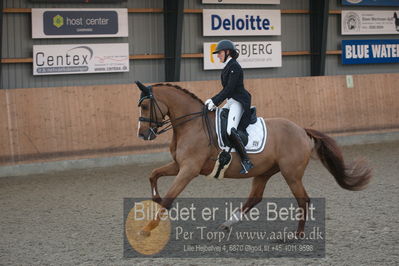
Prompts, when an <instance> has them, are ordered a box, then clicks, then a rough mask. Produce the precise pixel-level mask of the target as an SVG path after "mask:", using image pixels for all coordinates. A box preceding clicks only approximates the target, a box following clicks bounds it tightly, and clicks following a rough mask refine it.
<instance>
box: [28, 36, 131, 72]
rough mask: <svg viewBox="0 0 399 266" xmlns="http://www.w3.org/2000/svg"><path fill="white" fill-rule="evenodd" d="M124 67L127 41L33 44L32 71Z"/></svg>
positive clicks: (118, 69) (124, 69) (117, 69)
mask: <svg viewBox="0 0 399 266" xmlns="http://www.w3.org/2000/svg"><path fill="white" fill-rule="evenodd" d="M128 71H129V45H128V44H127V43H107V44H75V45H34V46H33V75H60V74H87V73H107V72H128Z"/></svg>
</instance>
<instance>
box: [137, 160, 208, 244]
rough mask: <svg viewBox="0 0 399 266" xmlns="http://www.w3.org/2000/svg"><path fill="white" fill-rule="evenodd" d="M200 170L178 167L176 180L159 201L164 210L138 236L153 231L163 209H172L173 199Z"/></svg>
mask: <svg viewBox="0 0 399 266" xmlns="http://www.w3.org/2000/svg"><path fill="white" fill-rule="evenodd" d="M200 170H201V169H200V168H198V166H194V165H184V166H181V167H180V170H179V173H178V174H177V176H176V178H175V179H174V181H173V183H172V186H171V187H170V188H169V190H168V192H167V193H166V195H165V198H163V199H162V201H161V206H162V207H163V208H164V209H163V210H162V209H161V210H160V211H159V212H158V213H157V215H156V217H155V218H154V219H153V220H151V221H149V222H148V223H147V225H146V226H144V228H143V229H142V230H141V232H140V234H142V235H145V236H149V235H150V234H151V231H152V230H153V229H155V228H156V227H157V226H158V224H159V222H160V220H161V215H162V214H163V212H164V211H165V209H170V208H171V207H172V203H173V201H174V199H175V198H176V197H177V196H178V195H179V194H180V193H181V192H182V191H183V189H184V188H185V187H186V186H187V184H188V183H190V181H191V180H192V179H193V178H194V177H196V176H198V175H199V172H200Z"/></svg>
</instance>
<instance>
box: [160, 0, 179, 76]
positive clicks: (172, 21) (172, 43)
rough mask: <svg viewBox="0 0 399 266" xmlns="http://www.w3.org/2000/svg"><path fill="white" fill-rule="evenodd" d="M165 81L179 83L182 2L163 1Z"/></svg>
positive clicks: (174, 0)
mask: <svg viewBox="0 0 399 266" xmlns="http://www.w3.org/2000/svg"><path fill="white" fill-rule="evenodd" d="M163 3H164V24H165V30H164V34H165V81H180V65H181V46H182V35H183V17H184V1H179V0H164V1H163Z"/></svg>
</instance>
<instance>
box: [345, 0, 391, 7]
mask: <svg viewBox="0 0 399 266" xmlns="http://www.w3.org/2000/svg"><path fill="white" fill-rule="evenodd" d="M342 5H344V6H399V1H398V0H342Z"/></svg>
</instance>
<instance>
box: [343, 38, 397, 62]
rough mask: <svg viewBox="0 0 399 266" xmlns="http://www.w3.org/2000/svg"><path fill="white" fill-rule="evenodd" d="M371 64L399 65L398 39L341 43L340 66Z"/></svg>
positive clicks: (344, 41) (345, 41)
mask: <svg viewBox="0 0 399 266" xmlns="http://www.w3.org/2000/svg"><path fill="white" fill-rule="evenodd" d="M373 63H399V39H398V40H343V41H342V64H373Z"/></svg>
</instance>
